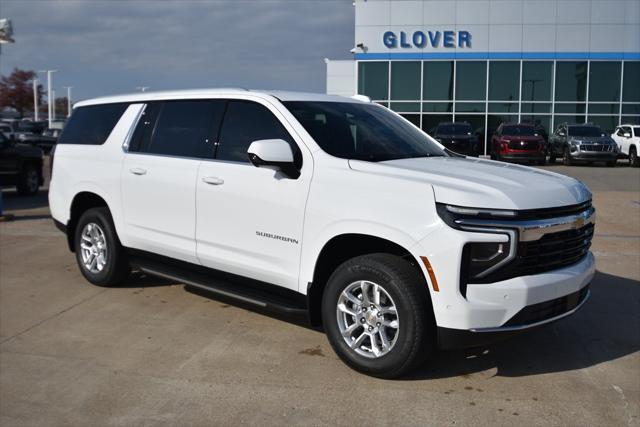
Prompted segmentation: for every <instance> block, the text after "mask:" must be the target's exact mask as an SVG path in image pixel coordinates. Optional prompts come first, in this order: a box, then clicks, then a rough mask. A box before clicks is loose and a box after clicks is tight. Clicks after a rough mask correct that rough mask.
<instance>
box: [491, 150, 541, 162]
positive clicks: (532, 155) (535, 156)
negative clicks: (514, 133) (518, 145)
mask: <svg viewBox="0 0 640 427" xmlns="http://www.w3.org/2000/svg"><path fill="white" fill-rule="evenodd" d="M546 158H547V156H546V155H545V154H544V152H540V151H529V152H517V153H511V152H507V153H504V154H500V159H501V160H510V161H513V162H518V161H520V162H530V161H542V160H545V159H546Z"/></svg>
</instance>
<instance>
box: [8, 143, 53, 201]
mask: <svg viewBox="0 0 640 427" xmlns="http://www.w3.org/2000/svg"><path fill="white" fill-rule="evenodd" d="M42 158H43V153H42V150H40V149H39V148H36V147H32V146H30V145H26V144H20V143H16V142H14V141H10V140H9V139H7V137H5V136H4V134H3V133H1V132H0V186H1V187H16V189H17V190H18V193H19V194H21V195H33V194H36V193H37V192H38V188H39V187H40V186H41V185H42V184H43V183H44V175H43V173H42V165H43V161H42Z"/></svg>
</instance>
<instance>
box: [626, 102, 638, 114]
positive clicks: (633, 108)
mask: <svg viewBox="0 0 640 427" xmlns="http://www.w3.org/2000/svg"><path fill="white" fill-rule="evenodd" d="M622 114H638V115H640V104H622Z"/></svg>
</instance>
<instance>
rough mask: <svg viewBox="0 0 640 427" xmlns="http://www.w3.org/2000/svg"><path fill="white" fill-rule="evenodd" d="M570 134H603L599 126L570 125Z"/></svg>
mask: <svg viewBox="0 0 640 427" xmlns="http://www.w3.org/2000/svg"><path fill="white" fill-rule="evenodd" d="M569 135H570V136H594V137H595V136H602V130H600V128H599V127H597V126H569Z"/></svg>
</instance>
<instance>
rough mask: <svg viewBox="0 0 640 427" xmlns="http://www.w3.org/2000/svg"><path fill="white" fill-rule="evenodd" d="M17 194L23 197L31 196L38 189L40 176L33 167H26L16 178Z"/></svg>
mask: <svg viewBox="0 0 640 427" xmlns="http://www.w3.org/2000/svg"><path fill="white" fill-rule="evenodd" d="M16 187H17V190H18V194H20V195H23V196H33V195H34V194H36V193H37V192H38V188H40V175H39V174H38V169H36V167H35V166H34V165H26V166H25V167H24V168H23V169H22V171H21V172H20V175H19V176H18V184H17V186H16Z"/></svg>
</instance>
